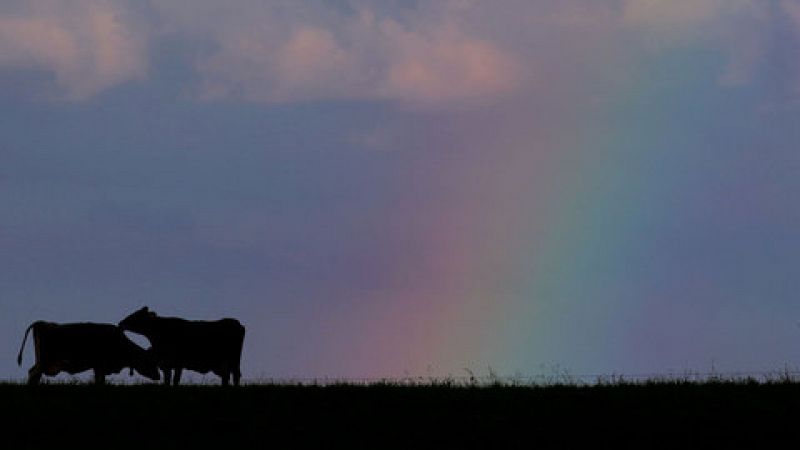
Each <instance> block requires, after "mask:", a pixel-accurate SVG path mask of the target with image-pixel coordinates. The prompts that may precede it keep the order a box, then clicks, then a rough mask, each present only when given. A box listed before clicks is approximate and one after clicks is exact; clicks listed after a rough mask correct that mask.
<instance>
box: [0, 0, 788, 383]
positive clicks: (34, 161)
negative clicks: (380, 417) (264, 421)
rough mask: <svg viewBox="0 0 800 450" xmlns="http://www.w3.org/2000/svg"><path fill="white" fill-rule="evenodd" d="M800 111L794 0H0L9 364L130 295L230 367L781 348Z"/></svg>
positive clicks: (410, 370)
mask: <svg viewBox="0 0 800 450" xmlns="http://www.w3.org/2000/svg"><path fill="white" fill-rule="evenodd" d="M798 124H800V1H798V0H497V1H491V2H489V1H479V0H437V1H434V0H382V1H378V0H336V1H323V0H302V1H300V0H297V1H296V0H291V1H290V0H275V1H256V0H235V1H228V2H218V1H212V0H144V1H142V0H135V1H134V0H74V1H69V2H67V1H63V0H4V1H3V2H2V3H0V343H2V344H1V345H2V351H1V352H0V353H1V354H2V355H4V357H3V358H0V378H2V379H23V378H24V377H25V376H26V370H27V367H29V366H30V365H31V364H32V361H33V352H32V351H31V349H30V343H29V348H28V349H26V353H25V357H24V361H23V366H22V367H17V365H16V364H15V355H16V352H17V351H18V349H19V347H18V346H19V343H20V341H21V339H22V334H23V332H24V331H25V328H26V327H27V326H28V324H30V323H31V322H33V321H35V320H50V321H55V322H79V321H92V322H110V323H116V322H118V321H119V320H120V319H122V318H123V317H125V316H126V315H127V314H129V313H130V312H132V311H134V310H136V309H138V308H140V307H142V306H145V305H146V306H149V307H150V308H151V309H153V310H154V311H156V312H157V313H159V314H161V315H164V316H178V317H185V318H190V319H206V320H211V319H217V318H221V317H235V318H238V319H239V320H240V321H241V322H242V323H243V324H244V325H245V326H246V328H247V336H246V339H245V348H244V354H243V367H242V369H243V374H244V376H245V378H249V379H265V378H314V377H319V378H322V377H331V378H338V377H350V378H366V377H406V376H435V377H442V376H464V375H467V374H468V373H469V371H472V372H473V373H475V374H478V375H483V374H486V373H487V372H488V371H489V370H490V368H491V370H492V371H493V373H497V374H500V375H516V376H530V375H536V374H541V373H548V372H553V371H566V372H569V373H571V374H575V375H579V374H620V373H624V374H642V373H685V372H689V371H700V372H706V371H709V370H711V369H712V368H713V369H714V370H716V371H723V372H726V371H727V372H750V371H774V370H782V369H784V368H787V367H788V368H791V369H795V368H798V367H800V326H799V324H800V301H798V292H800V270H798V269H799V268H800V264H799V263H800V233H798V226H800V203H798V201H797V199H798V197H800V176H798V175H800V152H798V143H800V127H798ZM139 342H140V343H141V341H139Z"/></svg>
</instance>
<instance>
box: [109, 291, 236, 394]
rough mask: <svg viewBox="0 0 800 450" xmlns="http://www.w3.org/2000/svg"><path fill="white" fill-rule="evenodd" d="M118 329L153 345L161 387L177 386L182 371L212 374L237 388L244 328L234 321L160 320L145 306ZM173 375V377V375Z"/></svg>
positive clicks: (227, 319) (172, 318)
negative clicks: (145, 339)
mask: <svg viewBox="0 0 800 450" xmlns="http://www.w3.org/2000/svg"><path fill="white" fill-rule="evenodd" d="M119 326H120V328H122V329H123V330H126V331H132V332H134V333H139V334H142V335H144V336H145V337H146V338H147V339H148V340H149V341H150V343H151V344H152V346H153V350H154V352H155V356H156V359H157V363H158V366H159V368H161V370H162V372H163V374H164V384H165V385H169V384H170V381H172V384H174V385H176V386H177V385H178V384H179V383H180V379H181V373H182V372H183V369H188V370H193V371H195V372H200V373H208V372H213V373H214V374H216V375H218V376H219V377H220V378H221V379H222V385H223V386H227V385H228V384H229V383H230V379H231V377H232V378H233V384H234V385H236V386H238V385H239V380H240V379H241V377H242V372H241V369H240V364H241V359H242V344H243V343H244V327H243V326H242V324H241V323H239V321H238V320H236V319H230V318H225V319H220V320H215V321H205V320H186V319H181V318H177V317H160V316H158V315H157V314H156V313H155V312H153V311H150V310H149V309H148V308H147V306H145V307H144V308H142V309H140V310H138V311H136V312H134V313H132V314H131V315H129V316H128V317H126V318H125V319H123V320H122V321H120V322H119ZM173 371H174V374H173Z"/></svg>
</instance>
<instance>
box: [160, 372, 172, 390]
mask: <svg viewBox="0 0 800 450" xmlns="http://www.w3.org/2000/svg"><path fill="white" fill-rule="evenodd" d="M161 371H162V372H164V386H169V383H170V382H171V381H172V369H170V368H169V367H165V368H163V369H162V370H161Z"/></svg>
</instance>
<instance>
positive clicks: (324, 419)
mask: <svg viewBox="0 0 800 450" xmlns="http://www.w3.org/2000/svg"><path fill="white" fill-rule="evenodd" d="M0 401H1V402H2V403H0V404H2V411H3V413H2V414H3V417H2V424H3V427H2V429H3V430H4V431H3V434H4V437H3V442H5V444H4V445H3V448H8V449H12V448H13V449H18V448H44V447H45V446H50V445H59V446H60V447H64V448H79V447H83V448H86V447H90V448H99V447H104V448H108V449H118V448H189V447H190V446H202V448H215V447H216V448H220V449H227V448H297V447H306V448H307V447H311V448H333V446H334V445H338V446H344V448H352V447H360V448H376V449H380V448H457V447H461V448H464V447H473V446H480V447H484V448H490V449H491V448H566V447H570V446H571V445H572V444H581V447H587V446H591V447H592V448H605V447H611V446H613V447H631V446H635V447H638V448H685V447H700V446H702V447H704V448H718V447H728V446H731V445H734V444H736V445H739V446H742V445H744V446H746V447H761V448H765V447H767V446H770V447H775V446H778V445H780V446H782V447H783V446H787V445H796V444H797V442H798V440H800V431H798V429H800V428H798V418H800V415H799V414H798V413H800V384H798V383H795V382H791V381H784V382H780V381H775V382H768V383H759V382H755V381H752V380H751V381H709V382H700V383H694V382H681V381H673V382H670V381H662V382H643V383H625V382H622V383H613V384H606V385H594V386H577V385H573V386H570V385H551V386H511V385H500V384H495V385H454V384H450V383H433V384H415V385H402V384H389V383H376V384H369V385H353V384H334V385H286V384H284V385H276V384H263V385H248V386H242V387H239V388H222V387H214V386H199V385H194V386H181V387H178V388H164V387H162V386H158V385H133V386H113V385H110V386H103V387H95V386H91V385H84V384H53V385H43V386H38V387H34V388H30V387H27V386H24V385H19V384H14V383H6V384H0Z"/></svg>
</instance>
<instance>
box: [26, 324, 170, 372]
mask: <svg viewBox="0 0 800 450" xmlns="http://www.w3.org/2000/svg"><path fill="white" fill-rule="evenodd" d="M31 330H33V346H34V351H35V355H36V362H35V363H34V365H33V366H32V367H31V368H30V369H29V370H28V384H31V385H35V384H39V381H40V380H41V378H42V375H47V376H51V377H52V376H55V375H58V374H59V373H60V372H67V373H69V374H76V373H79V372H84V371H86V370H89V369H92V370H94V382H95V384H105V381H106V380H105V377H106V375H110V374H114V373H119V372H120V371H121V370H122V369H123V368H125V367H129V368H130V374H131V375H133V371H134V370H136V372H138V373H140V374H142V375H144V376H145V377H147V378H150V379H151V380H154V381H158V380H159V373H158V366H157V365H156V360H155V355H154V353H153V352H152V351H150V350H145V349H143V348H141V347H139V346H138V345H136V344H135V343H134V342H133V341H131V340H130V339H128V338H127V336H125V333H124V332H123V331H122V329H121V328H119V327H118V326H116V325H112V324H105V323H90V322H81V323H64V324H61V323H55V322H45V321H42V320H40V321H36V322H33V323H32V324H31V325H30V326H28V328H27V329H26V330H25V335H24V336H23V338H22V345H20V348H19V354H18V355H17V365H22V351H23V350H24V349H25V341H27V339H28V333H29V332H30V331H31Z"/></svg>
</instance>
